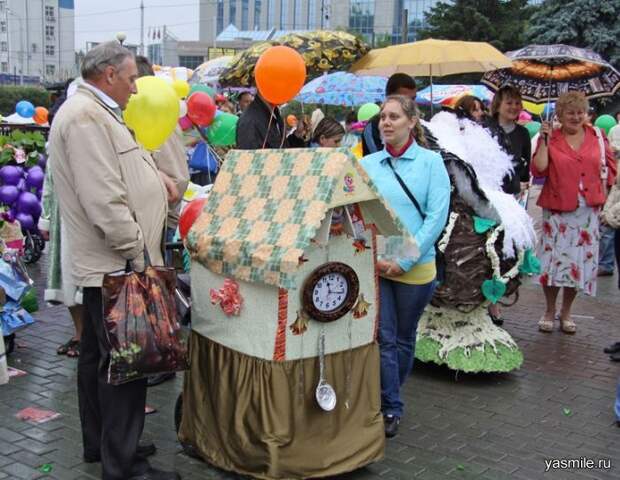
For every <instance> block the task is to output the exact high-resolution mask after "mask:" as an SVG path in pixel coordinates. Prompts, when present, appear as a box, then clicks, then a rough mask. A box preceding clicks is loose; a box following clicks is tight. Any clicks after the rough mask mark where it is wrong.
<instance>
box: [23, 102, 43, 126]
mask: <svg viewBox="0 0 620 480" xmlns="http://www.w3.org/2000/svg"><path fill="white" fill-rule="evenodd" d="M15 112H16V113H17V115H19V116H20V117H22V118H32V120H33V121H34V123H36V124H37V125H45V124H47V120H48V115H49V112H48V110H47V108H45V107H36V108H35V106H34V105H33V104H32V103H30V102H29V101H28V100H20V101H19V102H17V105H15Z"/></svg>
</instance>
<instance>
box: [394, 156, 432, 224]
mask: <svg viewBox="0 0 620 480" xmlns="http://www.w3.org/2000/svg"><path fill="white" fill-rule="evenodd" d="M386 160H387V164H388V165H389V166H390V168H391V169H392V172H394V175H395V176H396V180H398V183H400V186H401V187H402V189H403V190H404V191H405V193H406V194H407V196H408V197H409V200H411V202H412V203H413V205H414V206H415V208H416V210H417V211H418V213H419V214H420V216H421V217H422V220H424V219H426V215H424V212H422V207H420V204H419V203H418V201H417V200H416V198H415V197H414V196H413V193H411V190H409V188H407V185H405V182H404V181H403V179H402V178H401V176H400V175H399V174H398V173H396V170H395V169H394V165H392V159H391V158H389V157H388V158H387V159H386Z"/></svg>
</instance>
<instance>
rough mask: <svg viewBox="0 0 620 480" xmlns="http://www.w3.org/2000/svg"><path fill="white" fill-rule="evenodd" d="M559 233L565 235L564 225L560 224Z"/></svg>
mask: <svg viewBox="0 0 620 480" xmlns="http://www.w3.org/2000/svg"><path fill="white" fill-rule="evenodd" d="M559 228H560V233H561V234H564V233H566V224H565V223H560V227H559Z"/></svg>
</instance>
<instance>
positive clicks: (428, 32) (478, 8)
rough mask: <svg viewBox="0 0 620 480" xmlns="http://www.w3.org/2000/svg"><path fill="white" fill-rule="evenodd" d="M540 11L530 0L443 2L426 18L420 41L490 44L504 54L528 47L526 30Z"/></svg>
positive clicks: (458, 0)
mask: <svg viewBox="0 0 620 480" xmlns="http://www.w3.org/2000/svg"><path fill="white" fill-rule="evenodd" d="M535 10H536V7H534V6H531V5H528V1H527V0H455V1H453V2H451V3H447V2H439V3H438V4H437V5H435V7H433V8H432V9H431V10H430V12H429V13H427V14H426V22H427V25H428V26H427V28H425V29H423V30H420V31H419V32H418V33H419V36H418V38H420V39H424V38H430V37H432V38H439V39H444V40H468V41H475V42H488V43H490V44H492V45H493V46H495V47H496V48H498V49H499V50H501V51H504V52H505V51H507V50H515V49H517V48H520V47H522V46H524V45H525V30H526V28H527V26H528V23H529V18H530V17H531V15H532V13H533V12H534V11H535Z"/></svg>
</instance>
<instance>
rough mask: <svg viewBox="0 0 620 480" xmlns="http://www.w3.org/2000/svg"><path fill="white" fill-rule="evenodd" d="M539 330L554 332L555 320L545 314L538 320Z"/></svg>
mask: <svg viewBox="0 0 620 480" xmlns="http://www.w3.org/2000/svg"><path fill="white" fill-rule="evenodd" d="M538 330H540V331H541V332H545V333H551V332H553V320H549V319H548V318H547V317H546V316H545V315H543V316H542V317H540V320H539V321H538Z"/></svg>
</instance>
